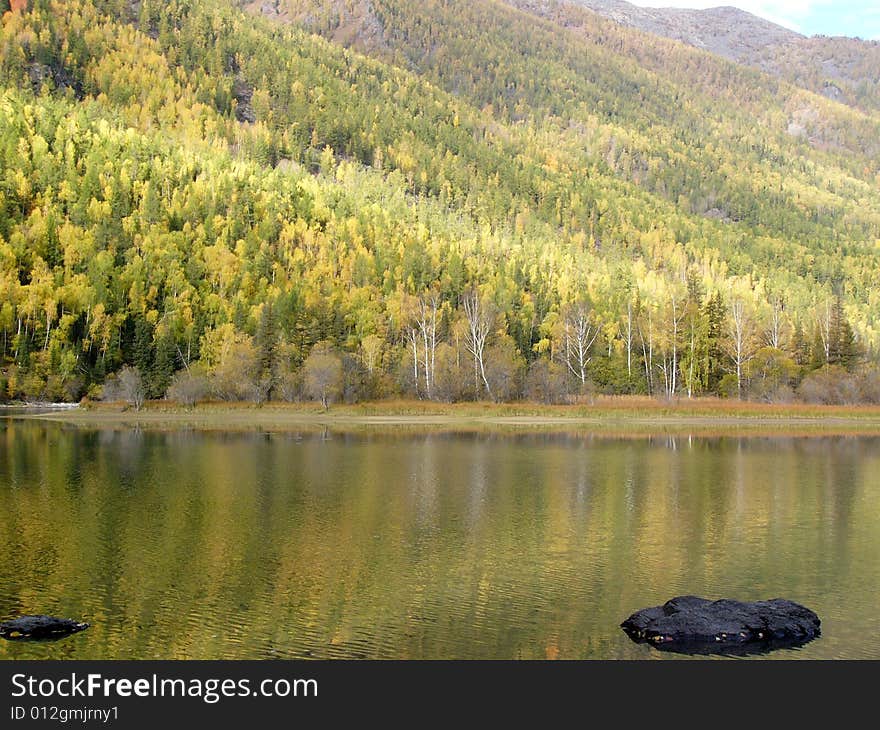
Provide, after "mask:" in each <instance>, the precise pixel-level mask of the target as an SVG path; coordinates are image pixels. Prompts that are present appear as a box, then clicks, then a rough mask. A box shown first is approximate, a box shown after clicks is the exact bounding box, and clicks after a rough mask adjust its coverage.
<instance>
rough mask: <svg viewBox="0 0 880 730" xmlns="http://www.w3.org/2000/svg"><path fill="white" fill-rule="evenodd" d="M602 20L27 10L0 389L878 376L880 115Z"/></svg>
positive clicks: (669, 386) (227, 391)
mask: <svg viewBox="0 0 880 730" xmlns="http://www.w3.org/2000/svg"><path fill="white" fill-rule="evenodd" d="M19 4H20V3H15V5H19ZM0 7H2V6H0ZM598 21H599V23H600V25H598V26H597V28H598V31H597V33H596V34H594V35H590V34H589V33H585V32H584V31H583V29H582V28H574V29H565V28H562V27H560V26H559V25H557V24H555V23H553V22H551V21H550V20H543V19H536V18H535V17H534V16H533V15H530V14H528V13H525V12H522V11H520V10H518V9H516V8H513V7H511V6H510V5H507V4H504V3H498V2H490V1H488V0H478V1H472V2H454V1H451V2H440V1H439V0H431V1H429V2H420V3H415V2H403V1H402V0H375V1H374V2H369V3H366V2H344V1H342V0H340V1H339V2H303V1H301V0H290V1H289V2H278V3H268V2H267V3H261V4H255V3H239V2H223V1H221V0H172V2H157V1H156V0H142V2H139V3H132V2H128V0H104V1H100V0H95V1H92V0H72V1H70V2H58V1H56V2H53V1H52V0H32V1H31V2H29V3H27V4H26V7H24V8H19V9H15V10H13V11H11V12H6V13H5V14H4V15H3V18H2V35H0V83H2V87H3V90H2V92H0V117H2V124H0V369H2V383H0V385H2V387H0V395H2V396H3V397H5V398H8V399H21V398H27V399H69V400H75V399H79V398H80V397H82V396H83V395H86V394H91V395H98V394H100V393H101V391H102V390H103V391H104V395H105V396H106V397H110V398H112V397H117V396H118V397H125V398H127V399H129V400H132V401H133V402H135V403H138V404H139V402H140V400H141V399H143V398H144V397H163V396H164V395H166V393H168V394H169V395H170V396H171V397H173V398H175V399H177V400H180V401H183V402H193V401H195V400H198V399H200V398H206V397H213V398H223V399H247V400H255V401H262V400H265V399H268V398H272V399H290V400H293V399H299V398H313V399H321V400H324V401H325V402H329V401H330V400H332V399H334V398H345V399H348V400H356V399H363V398H378V397H385V396H391V395H397V394H406V395H413V396H418V397H423V398H435V399H443V400H460V399H469V398H488V399H498V400H509V399H515V398H519V397H523V396H525V397H529V398H534V399H539V400H546V401H560V400H564V399H567V398H570V397H574V396H577V395H579V394H584V393H589V392H593V391H597V390H598V391H604V392H615V393H635V392H638V393H651V394H657V395H666V396H673V395H685V396H691V395H698V394H702V393H715V394H722V395H727V396H732V397H737V396H739V397H752V398H758V399H764V400H787V399H791V398H793V397H795V395H796V394H798V395H800V396H801V397H803V398H805V399H809V400H814V401H846V402H850V401H854V400H857V399H878V398H880V383H878V379H877V377H876V373H875V371H874V370H873V367H872V363H873V361H874V358H875V353H876V351H877V345H878V344H880V331H878V324H877V316H878V314H880V298H878V294H877V292H878V291H880V288H878V283H880V282H878V280H880V268H878V265H877V264H878V258H880V117H878V116H876V115H872V114H870V113H866V112H861V111H858V110H855V109H852V108H849V107H847V106H844V105H841V104H838V103H835V102H834V101H831V100H828V99H826V98H824V97H822V96H819V95H814V94H811V93H810V92H808V91H805V90H803V89H800V88H797V87H795V86H789V85H787V84H785V83H784V82H780V81H779V80H777V79H774V78H772V77H770V76H765V75H763V74H761V73H759V72H757V71H752V70H748V69H743V68H741V67H738V66H736V65H735V64H732V63H730V62H728V61H724V60H723V59H719V58H717V57H715V56H712V55H710V54H707V53H703V52H700V51H697V50H695V49H692V48H689V47H687V46H684V45H682V44H678V43H675V42H673V41H667V40H664V39H655V42H653V43H650V44H649V43H645V42H644V38H645V37H647V36H644V34H640V33H639V32H638V31H634V30H629V29H625V28H620V27H619V26H616V25H614V24H612V23H610V22H609V21H604V20H602V19H598ZM301 24H304V25H305V26H306V28H305V29H303V28H301V27H300V25H301ZM309 31H318V32H319V33H321V34H324V35H326V36H327V39H324V38H321V37H320V36H319V35H315V34H312V33H310V32H309ZM340 41H341V42H342V43H345V44H348V45H350V46H352V48H346V47H343V46H342V45H341V44H340V43H339V42H340ZM363 54H367V55H363Z"/></svg>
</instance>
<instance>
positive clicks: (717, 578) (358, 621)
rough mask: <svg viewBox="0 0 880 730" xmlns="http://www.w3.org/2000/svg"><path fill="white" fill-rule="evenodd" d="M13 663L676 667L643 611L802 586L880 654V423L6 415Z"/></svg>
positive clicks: (826, 621)
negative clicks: (216, 426)
mask: <svg viewBox="0 0 880 730" xmlns="http://www.w3.org/2000/svg"><path fill="white" fill-rule="evenodd" d="M0 554H2V556H3V558H2V564H0V619H6V618H11V617H13V616H16V615H20V614H28V613H49V614H55V615H61V616H70V617H72V618H77V619H81V620H85V621H89V622H91V623H92V627H91V628H90V629H89V630H88V631H86V632H84V633H82V634H78V635H75V636H72V637H69V638H67V639H64V640H62V641H57V642H53V643H21V642H6V641H0V659H17V658H21V659H25V658H28V659H29V658H68V659H129V658H135V659H153V658H155V659H244V658H248V659H261V658H266V659H269V658H273V659H274V658H280V659H287V658H306V657H314V658H413V659H426V658H429V659H434V658H458V659H489V658H493V659H517V658H522V659H545V658H551V659H556V658H559V659H618V658H620V659H668V658H675V657H677V655H672V654H667V653H661V652H658V651H656V650H654V649H652V648H650V647H647V646H644V645H637V644H634V643H632V642H631V641H630V640H629V639H628V638H627V637H626V635H625V634H624V633H623V632H622V631H621V630H620V628H619V626H618V625H619V624H620V622H621V621H622V620H623V619H624V618H626V617H627V616H628V615H629V614H630V613H632V612H633V611H635V610H636V609H639V608H642V607H645V606H650V605H655V604H658V603H662V602H664V601H665V600H667V599H668V598H671V597H672V596H675V595H679V594H697V595H704V596H706V597H712V598H720V597H730V598H739V599H743V600H753V599H759V598H773V597H776V596H783V597H787V598H791V599H793V600H796V601H799V602H801V603H804V604H805V605H807V606H809V607H810V608H812V609H814V610H815V611H816V612H817V613H818V614H819V615H820V617H821V618H822V622H823V624H822V629H823V634H822V636H821V637H820V638H819V639H818V640H816V641H814V642H812V643H810V644H808V645H806V646H805V647H803V648H801V649H797V650H784V651H779V652H774V653H773V654H770V655H767V657H769V658H811V659H812V658H873V659H877V658H880V438H877V437H866V436H828V437H819V436H810V437H785V436H772V437H766V436H763V437H746V436H736V435H730V436H726V437H696V436H687V435H676V436H670V435H663V434H658V435H653V436H650V435H649V436H644V435H640V436H634V437H632V438H623V437H611V436H603V435H601V434H595V433H593V434H591V433H588V432H577V433H547V432H541V431H540V430H526V431H522V432H518V431H515V430H508V431H504V432H500V431H491V430H489V431H481V432H474V433H468V432H460V433H456V432H442V431H438V432H430V431H428V432H424V431H421V432H409V431H407V430H406V429H404V428H400V429H398V430H391V429H386V430H384V431H382V432H377V431H372V430H369V429H362V430H361V431H358V432H353V433H344V432H334V431H328V430H323V431H322V430H312V431H310V430H303V431H302V432H299V433H294V432H289V433H261V432H212V431H193V430H168V431H162V430H132V429H103V430H102V429H88V428H78V427H72V426H65V425H63V424H58V423H49V422H39V421H29V420H12V419H0Z"/></svg>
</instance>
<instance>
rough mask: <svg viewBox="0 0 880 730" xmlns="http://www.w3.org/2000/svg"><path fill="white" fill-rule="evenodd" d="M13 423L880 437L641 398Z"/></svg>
mask: <svg viewBox="0 0 880 730" xmlns="http://www.w3.org/2000/svg"><path fill="white" fill-rule="evenodd" d="M16 417H18V418H24V419H34V420H40V421H52V422H56V423H60V424H66V425H70V426H79V427H92V428H146V429H160V430H166V429H171V430H174V429H197V430H230V431H235V430H248V431H254V430H256V431H282V432H283V431H308V430H320V429H328V428H329V429H332V430H377V429H381V428H385V429H392V430H401V428H402V427H405V428H406V430H419V429H423V430H428V431H437V430H445V431H453V430H454V431H462V430H464V431H473V430H477V431H484V430H492V431H494V430H508V429H510V430H524V429H525V430H542V431H543V430H557V431H577V432H591V433H619V434H633V433H692V432H699V433H719V434H724V433H755V434H762V433H771V434H772V433H777V434H778V433H785V434H786V435H798V434H804V435H816V434H818V433H842V434H848V433H852V434H855V433H863V434H880V406H811V405H803V404H791V405H770V404H760V403H740V402H732V401H722V400H716V399H694V400H690V401H688V400H682V401H679V402H677V403H670V402H665V401H656V400H652V399H649V398H640V397H614V398H610V397H609V398H599V399H596V401H595V402H593V403H591V404H581V405H565V406H548V405H540V404H530V403H512V404H498V403H455V404H444V403H434V402H423V401H378V402H371V403H359V404H354V405H337V406H333V407H331V408H330V409H329V410H328V411H324V410H323V409H322V408H321V407H320V406H318V405H313V404H288V403H285V404H278V403H270V404H264V405H262V406H256V405H253V404H230V403H207V404H202V405H199V406H196V407H195V408H192V409H185V408H182V407H180V406H177V405H175V404H173V403H168V402H166V401H154V402H150V403H147V404H146V405H145V406H144V408H142V409H141V410H140V411H135V410H134V409H132V408H126V407H125V406H123V405H122V404H106V403H99V404H96V403H89V404H85V405H83V406H81V407H79V408H75V409H64V410H53V411H48V412H33V413H19V414H16Z"/></svg>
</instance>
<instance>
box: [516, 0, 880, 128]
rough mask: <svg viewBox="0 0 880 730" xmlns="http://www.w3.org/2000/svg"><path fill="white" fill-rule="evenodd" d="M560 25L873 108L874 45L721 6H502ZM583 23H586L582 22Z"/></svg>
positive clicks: (531, 0)
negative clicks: (661, 45) (679, 46)
mask: <svg viewBox="0 0 880 730" xmlns="http://www.w3.org/2000/svg"><path fill="white" fill-rule="evenodd" d="M509 2H510V3H511V4H513V5H517V6H519V7H523V8H525V9H528V10H529V11H530V12H534V13H536V14H538V15H542V16H544V17H552V18H554V19H557V20H558V21H560V22H562V23H563V24H565V25H566V26H567V27H572V26H578V25H582V24H586V25H592V24H593V23H594V22H595V21H594V20H591V19H590V16H589V14H585V13H584V12H583V10H582V8H583V7H587V8H589V9H590V10H593V11H595V12H597V13H599V14H600V15H603V16H606V17H608V18H611V19H612V20H614V21H615V22H616V23H622V24H624V25H628V26H632V27H634V28H638V29H640V30H644V31H647V32H649V33H655V34H657V35H661V36H665V37H666V38H673V39H675V40H679V41H683V42H684V43H687V44H689V45H692V46H696V47H697V48H701V49H704V50H707V51H711V52H712V53H717V54H718V55H720V56H724V57H725V58H729V59H731V60H733V61H737V62H738V63H743V64H746V65H748V66H752V67H753V68H757V69H760V70H761V71H766V72H767V73H769V74H772V75H774V76H778V77H780V78H783V79H786V80H787V81H790V82H792V83H794V84H796V85H798V86H801V87H803V88H805V89H808V90H810V91H814V92H816V93H817V94H822V95H823V96H827V97H828V98H829V99H834V100H836V101H841V102H843V103H845V104H849V105H851V106H855V107H858V108H861V109H871V110H874V111H877V110H878V109H880V43H878V42H877V41H870V40H863V39H861V38H843V37H840V36H833V37H829V36H822V35H819V36H812V37H809V38H808V37H805V36H803V35H800V34H799V33H795V32H794V31H791V30H789V29H787V28H782V27H780V26H778V25H775V24H774V23H771V22H770V21H767V20H763V19H762V18H758V17H756V16H754V15H751V14H749V13H746V12H744V11H742V10H738V9H737V8H732V7H729V6H723V7H717V8H707V9H705V10H691V9H677V8H669V7H667V8H643V7H639V6H636V5H633V4H632V3H628V2H625V0H550V1H549V2H547V0H541V1H539V0H509ZM585 19H586V20H585Z"/></svg>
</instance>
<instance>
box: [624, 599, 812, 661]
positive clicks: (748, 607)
mask: <svg viewBox="0 0 880 730" xmlns="http://www.w3.org/2000/svg"><path fill="white" fill-rule="evenodd" d="M819 624H820V621H819V617H818V616H817V615H816V614H815V613H813V612H812V611H811V610H810V609H808V608H806V607H804V606H801V605H800V604H799V603H795V602H794V601H788V600H785V599H783V598H774V599H772V600H769V601H754V602H752V603H744V602H742V601H732V600H727V599H722V600H720V601H709V600H707V599H705V598H698V597H696V596H679V597H677V598H673V599H672V600H670V601H667V602H666V603H664V604H663V605H662V606H654V607H652V608H645V609H642V610H641V611H636V612H635V613H634V614H633V615H632V616H630V617H629V618H628V619H626V621H624V622H623V623H622V624H621V625H620V626H621V628H623V630H624V631H625V632H626V633H627V635H628V636H629V637H630V638H631V639H632V640H633V641H635V642H637V643H648V644H651V646H654V647H656V648H657V649H661V650H664V651H674V652H678V653H683V654H753V653H762V652H767V651H772V650H774V649H782V648H793V647H797V646H802V645H803V644H806V643H807V642H808V641H812V640H813V639H815V638H816V637H817V636H819Z"/></svg>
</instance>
